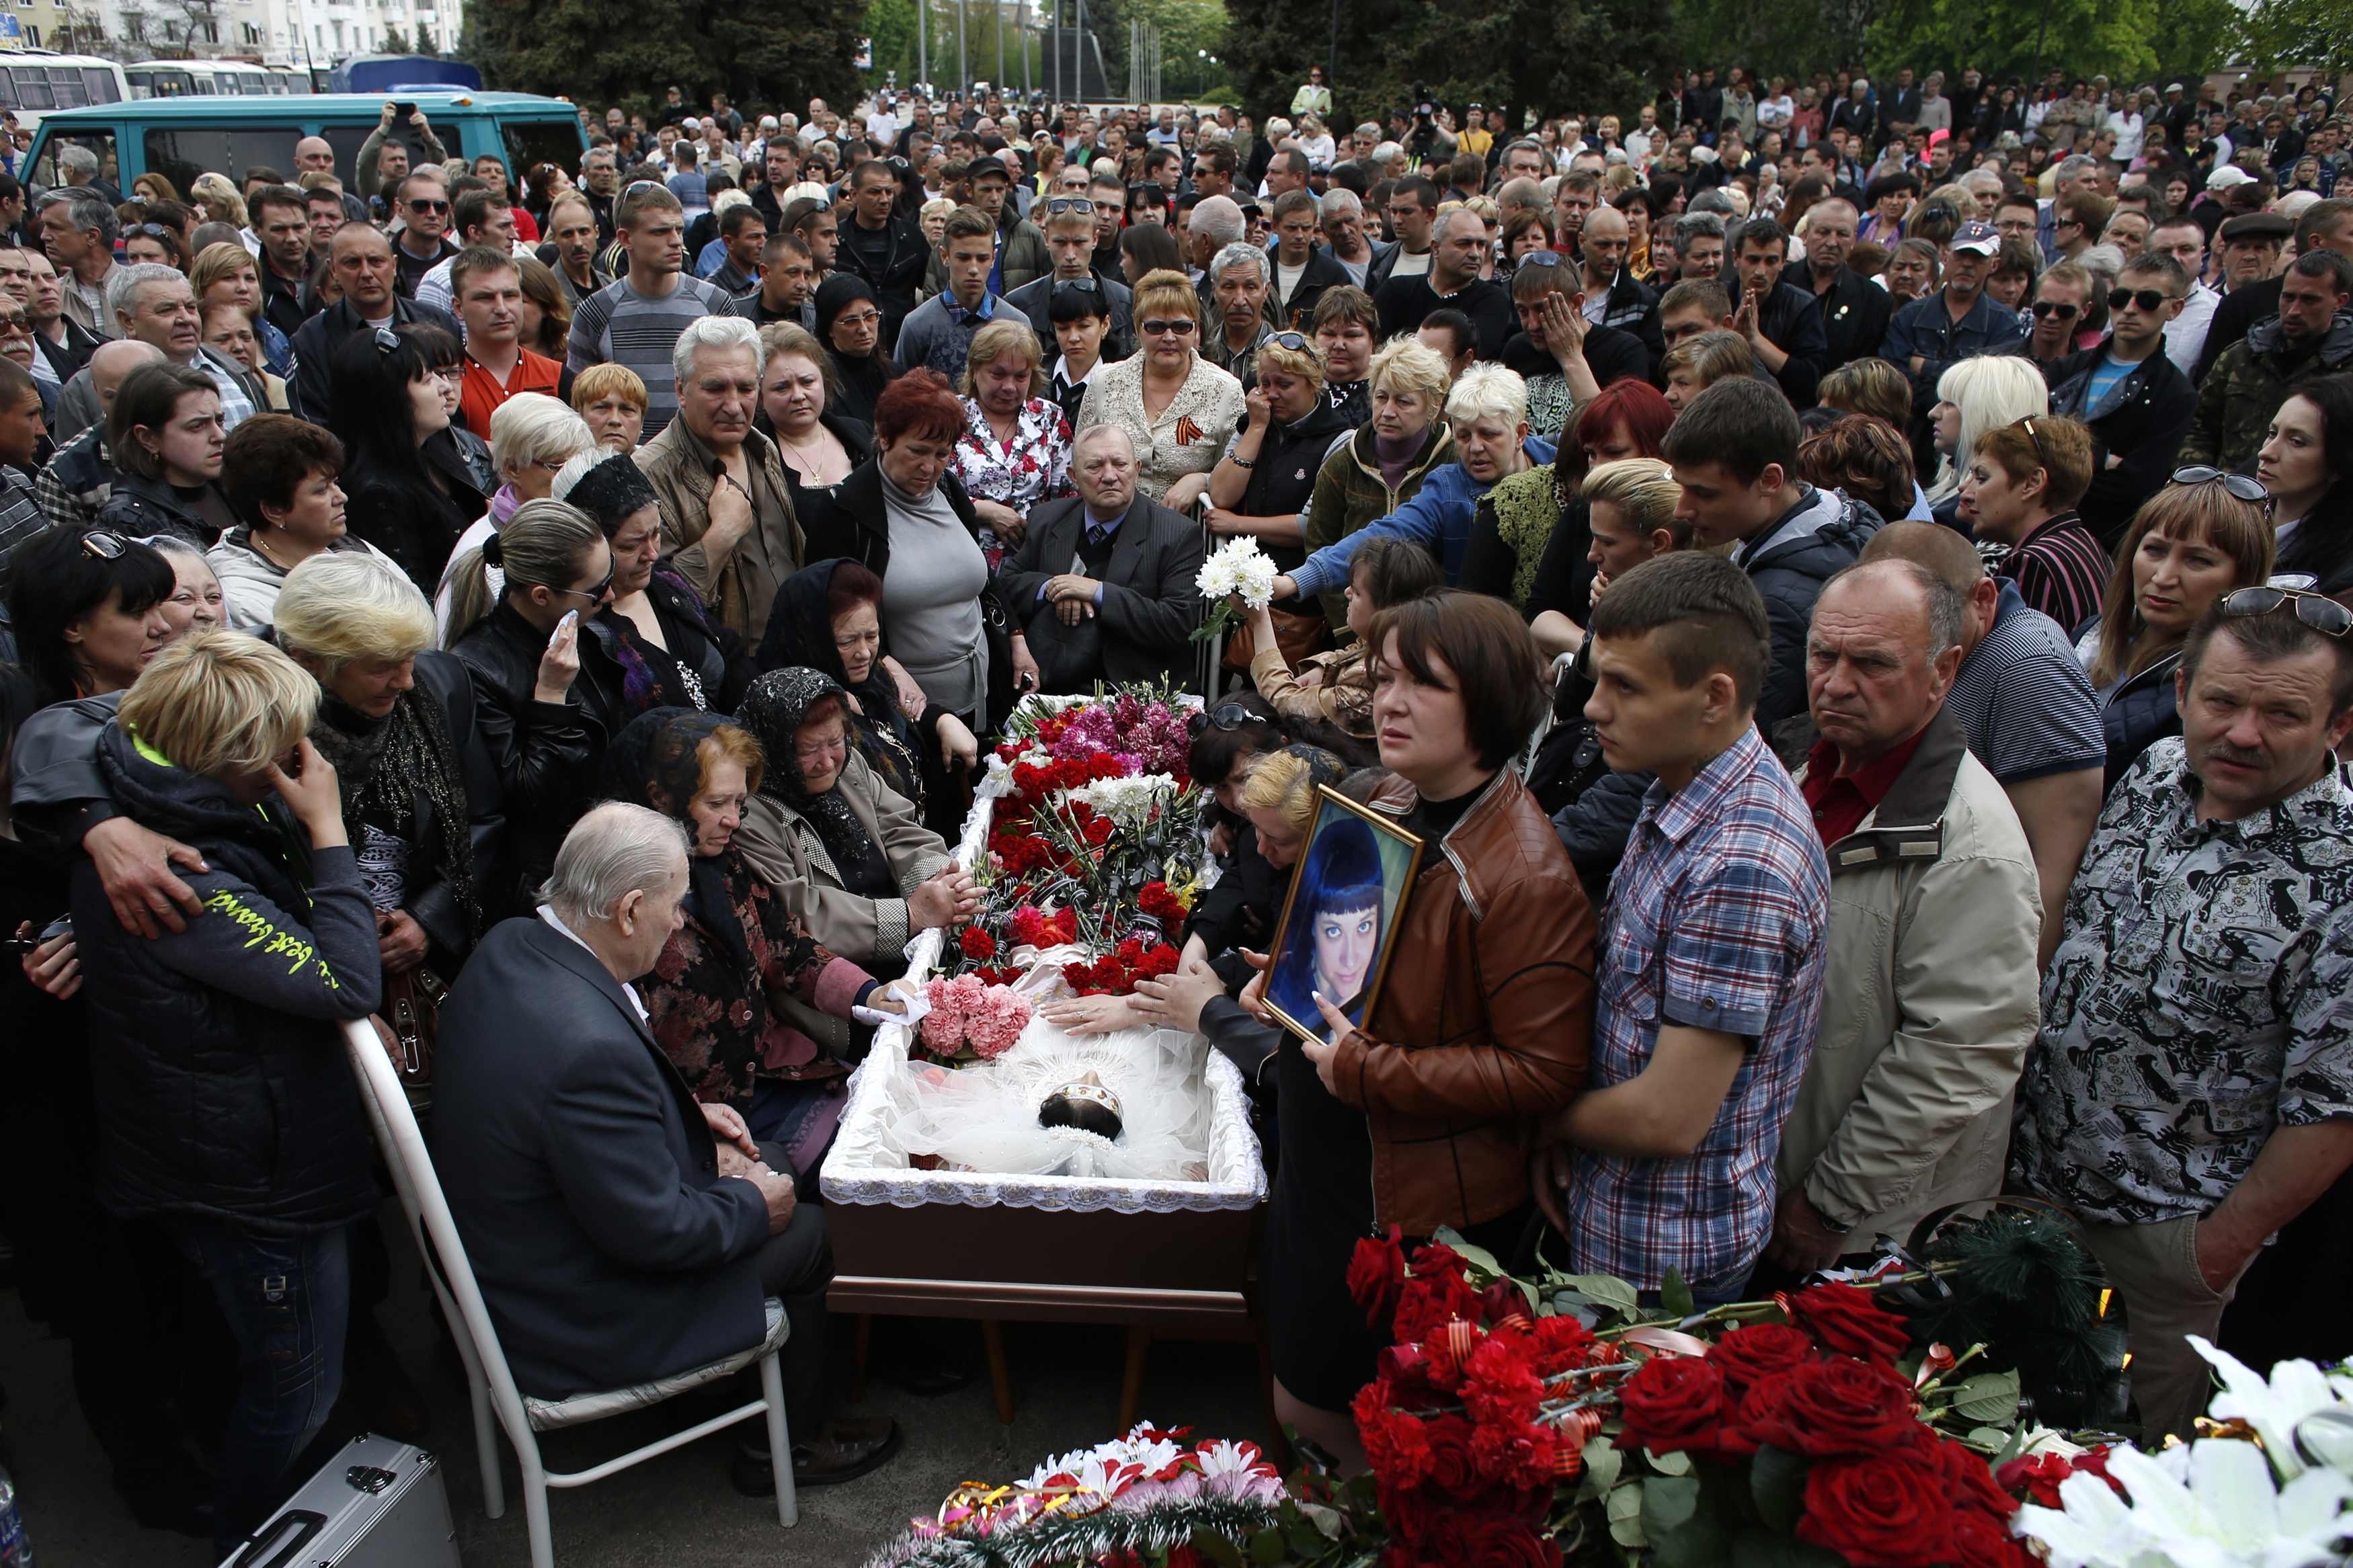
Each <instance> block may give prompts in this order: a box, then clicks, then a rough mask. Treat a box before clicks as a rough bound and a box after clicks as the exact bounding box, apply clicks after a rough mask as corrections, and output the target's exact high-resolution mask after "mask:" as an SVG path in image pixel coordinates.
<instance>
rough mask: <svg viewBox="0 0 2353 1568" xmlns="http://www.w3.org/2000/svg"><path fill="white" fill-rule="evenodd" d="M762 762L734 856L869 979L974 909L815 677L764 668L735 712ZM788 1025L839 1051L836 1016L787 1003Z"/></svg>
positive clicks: (843, 710)
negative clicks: (918, 941) (913, 945)
mask: <svg viewBox="0 0 2353 1568" xmlns="http://www.w3.org/2000/svg"><path fill="white" fill-rule="evenodd" d="M736 717H737V719H738V721H740V722H741V723H742V725H743V726H744V729H745V730H747V731H750V732H751V734H752V738H753V739H754V740H755V741H756V742H759V745H760V749H761V750H762V752H765V754H766V755H767V757H768V758H769V759H770V761H769V764H768V768H767V773H766V776H765V779H763V780H762V781H761V782H760V784H759V785H758V787H757V788H756V789H755V790H754V792H753V795H752V798H751V799H750V801H749V802H748V803H747V804H746V805H745V806H744V814H743V816H744V822H743V827H742V830H741V831H740V832H739V833H738V834H737V835H736V841H737V846H738V850H737V852H738V853H739V854H740V855H741V856H742V858H744V861H745V862H746V863H748V864H749V865H750V866H751V868H752V869H753V870H754V872H756V873H757V874H758V875H759V877H760V878H761V879H763V880H765V882H767V883H768V884H769V885H770V886H772V887H773V888H774V889H776V894H777V896H778V897H780V898H781V899H783V900H785V902H786V903H787V904H788V905H790V906H791V907H792V908H793V909H794V910H797V911H799V912H800V915H801V917H802V918H803V919H804V920H806V921H807V922H808V927H809V930H810V931H812V932H813V933H815V935H816V936H817V938H818V941H820V942H824V943H825V944H826V946H827V947H828V948H830V949H831V950H833V951H834V952H839V953H840V954H842V955H843V956H845V957H848V958H853V959H855V960H857V961H858V963H860V964H862V965H864V966H865V967H866V968H867V969H868V970H870V971H871V972H872V973H877V974H889V975H897V974H901V973H904V972H905V969H906V953H907V944H908V943H909V942H912V941H913V940H914V939H915V937H916V936H918V935H920V934H921V933H922V932H923V931H929V930H931V929H933V928H934V927H944V926H948V925H951V924H953V923H954V922H955V921H958V920H962V919H964V918H965V917H966V916H969V915H970V914H971V913H972V912H973V911H974V910H976V909H977V908H978V907H979V900H978V895H977V894H976V891H975V890H974V888H973V883H972V879H971V878H970V877H969V876H967V875H966V874H965V872H963V871H962V870H960V869H958V868H956V866H955V863H954V862H953V861H951V860H950V859H949V858H948V847H947V845H946V844H945V842H944V841H943V840H942V839H941V838H940V837H939V836H938V835H937V834H935V833H933V832H931V831H930V830H929V829H927V828H925V827H924V826H923V824H922V823H921V822H920V821H919V820H918V819H917V817H916V816H915V808H914V805H913V803H912V802H910V801H909V800H908V799H907V797H906V796H904V795H901V794H899V793H898V792H897V791H896V790H893V789H892V788H891V787H890V785H888V784H885V783H883V782H882V780H881V777H880V776H878V775H877V774H876V773H875V771H874V770H873V769H872V768H871V767H870V766H868V765H867V763H866V760H865V758H864V757H863V756H862V755H861V754H860V752H859V750H858V747H857V746H856V745H855V744H854V743H853V742H852V741H851V739H850V734H851V731H852V730H853V729H854V728H855V726H854V724H853V722H852V721H851V718H850V714H849V693H847V692H845V691H844V690H843V689H841V685H840V683H839V681H836V680H835V679H833V678H832V677H831V676H828V675H824V674H821V673H819V672H818V671H817V670H814V669H801V668H795V669H772V670H770V671H769V672H768V673H767V674H765V675H764V676H762V677H760V679H758V680H756V681H754V683H753V686H752V689H751V691H750V693H749V694H748V695H746V696H745V697H744V706H743V708H742V709H741V710H740V711H739V712H738V713H737V715H736ZM786 1014H787V1015H788V1016H790V1017H791V1018H792V1020H793V1022H794V1023H796V1024H797V1025H798V1026H800V1027H802V1028H804V1029H806V1030H807V1031H808V1032H809V1033H810V1034H812V1035H813V1036H815V1037H818V1038H819V1039H822V1040H826V1041H828V1043H829V1044H833V1045H835V1046H837V1047H842V1048H848V1047H849V1044H850V1038H851V1037H850V1033H849V1029H848V1028H846V1027H845V1026H842V1025H841V1024H840V1022H839V1020H837V1019H828V1018H824V1017H822V1016H818V1015H817V1014H815V1013H812V1012H811V1011H810V1010H809V1009H807V1007H803V1006H798V1005H792V1004H790V1003H787V1004H786Z"/></svg>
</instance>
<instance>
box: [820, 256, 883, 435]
mask: <svg viewBox="0 0 2353 1568" xmlns="http://www.w3.org/2000/svg"><path fill="white" fill-rule="evenodd" d="M858 300H865V301H866V302H867V303H868V304H870V305H873V306H874V307H875V308H876V309H878V310H880V309H881V302H880V301H879V300H876V299H875V298H874V290H873V289H870V288H868V287H867V286H866V279H863V278H860V277H859V276H858V275H857V274H856V273H854V272H837V273H835V274H834V275H833V276H832V277H830V278H828V279H826V280H825V281H824V282H822V283H820V284H818V287H817V341H818V342H821V343H823V344H824V345H825V352H826V353H828V354H830V355H832V356H833V363H834V365H835V367H836V368H837V369H839V371H840V373H841V395H840V396H839V397H838V398H835V399H833V400H832V404H833V407H834V411H835V412H836V413H838V414H840V415H842V416H846V417H848V418H851V419H862V420H865V421H867V422H868V423H870V424H871V423H872V422H873V419H874V403H875V400H876V399H877V398H879V397H881V395H882V389H883V388H884V387H885V386H888V385H889V384H891V379H892V377H893V376H895V375H897V374H899V367H898V366H897V365H896V364H894V363H892V362H891V361H890V360H888V359H886V358H884V357H883V353H882V343H881V339H879V338H878V339H876V340H875V344H874V352H873V353H871V354H861V355H859V356H858V357H856V358H852V357H851V356H850V355H849V354H846V353H842V352H841V351H840V350H839V349H838V348H835V347H834V346H833V319H834V318H835V317H836V316H839V315H840V314H841V313H842V312H843V311H844V310H848V309H849V307H850V306H851V305H852V304H854V303H856V302H857V301H858Z"/></svg>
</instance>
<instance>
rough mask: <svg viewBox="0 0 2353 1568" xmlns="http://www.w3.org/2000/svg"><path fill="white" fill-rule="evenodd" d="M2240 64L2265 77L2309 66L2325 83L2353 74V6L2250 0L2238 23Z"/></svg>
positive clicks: (2319, 0)
mask: <svg viewBox="0 0 2353 1568" xmlns="http://www.w3.org/2000/svg"><path fill="white" fill-rule="evenodd" d="M2240 42H2241V46H2242V48H2241V52H2242V58H2244V59H2246V60H2247V61H2248V62H2249V63H2250V64H2252V65H2253V67H2254V68H2255V71H2256V74H2257V75H2259V76H2267V75H2269V74H2270V73H2272V72H2273V71H2274V70H2277V69H2278V68H2281V67H2282V66H2308V67H2311V68H2314V69H2316V70H2317V71H2319V73H2320V74H2321V76H2322V77H2323V78H2324V79H2335V78H2337V77H2342V76H2346V75H2348V74H2353V5H2348V4H2347V3H2346V0H2255V3H2254V4H2253V5H2251V6H2250V7H2248V9H2247V10H2246V12H2245V13H2244V15H2243V16H2242V34H2241V39H2240Z"/></svg>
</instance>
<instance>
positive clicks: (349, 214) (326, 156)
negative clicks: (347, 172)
mask: <svg viewBox="0 0 2353 1568" xmlns="http://www.w3.org/2000/svg"><path fill="white" fill-rule="evenodd" d="M334 173H335V149H334V148H333V147H332V145H330V144H329V142H328V141H327V139H326V138H325V137H323V136H305V137H303V138H302V140H301V141H300V142H295V143H294V176H295V179H296V180H297V181H300V180H301V177H302V176H303V175H304V174H325V175H328V176H329V177H331V178H332V176H333V175H334ZM343 217H344V219H345V221H346V222H350V223H365V222H367V220H368V210H367V204H366V203H365V202H363V201H362V200H360V199H359V197H357V196H355V195H352V194H351V192H350V191H349V190H345V191H344V192H343Z"/></svg>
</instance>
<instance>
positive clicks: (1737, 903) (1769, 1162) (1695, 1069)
mask: <svg viewBox="0 0 2353 1568" xmlns="http://www.w3.org/2000/svg"><path fill="white" fill-rule="evenodd" d="M1592 637H1593V668H1594V678H1595V689H1594V695H1593V698H1592V700H1591V701H1590V702H1588V704H1587V706H1586V710H1585V711H1586V714H1587V716H1588V718H1590V719H1591V720H1592V721H1593V722H1594V725H1595V733H1596V736H1597V738H1598V739H1599V741H1600V742H1601V747H1602V752H1603V755H1604V757H1605V758H1606V759H1607V761H1608V762H1609V765H1610V766H1611V767H1612V768H1616V769H1619V770H1621V771H1647V772H1651V773H1656V774H1657V775H1658V780H1657V782H1656V783H1654V784H1651V789H1650V793H1649V794H1648V795H1646V796H1645V797H1644V799H1643V802H1642V815H1641V819H1640V820H1639V821H1638V822H1637V823H1636V824H1635V826H1634V832H1633V837H1631V838H1630V840H1629V841H1628V844H1627V847H1626V858H1624V859H1623V860H1622V861H1620V864H1619V867H1618V871H1617V874H1616V876H1615V877H1613V878H1612V879H1611V880H1610V883H1609V901H1608V903H1607V904H1606V905H1605V906H1604V908H1603V910H1602V915H1601V938H1600V942H1599V951H1598V953H1597V957H1598V959H1599V962H1598V963H1597V964H1596V966H1595V967H1596V970H1597V972H1598V973H1597V975H1596V980H1595V992H1596V995H1595V1007H1594V1018H1593V1056H1592V1070H1591V1076H1590V1078H1589V1079H1588V1088H1587V1089H1586V1092H1585V1093H1584V1094H1582V1095H1580V1096H1578V1097H1577V1100H1575V1101H1574V1102H1572V1103H1571V1104H1570V1105H1569V1106H1568V1108H1567V1110H1563V1111H1561V1112H1560V1113H1559V1114H1557V1115H1556V1116H1555V1117H1554V1118H1553V1119H1552V1120H1551V1121H1550V1122H1549V1123H1548V1124H1547V1126H1546V1130H1545V1133H1544V1135H1543V1136H1542V1137H1541V1138H1540V1139H1539V1140H1538V1143H1539V1147H1538V1152H1537V1153H1536V1157H1535V1158H1536V1168H1535V1175H1534V1181H1533V1185H1534V1186H1535V1190H1536V1193H1537V1195H1538V1201H1539V1202H1540V1203H1541V1204H1542V1205H1544V1208H1545V1211H1546V1214H1547V1215H1549V1216H1550V1217H1551V1219H1552V1222H1553V1224H1554V1225H1555V1226H1557V1227H1558V1228H1559V1229H1560V1231H1561V1232H1562V1234H1564V1235H1565V1236H1567V1238H1568V1245H1569V1260H1570V1261H1569V1267H1570V1268H1571V1269H1572V1270H1573V1271H1574V1272H1577V1273H1580V1274H1614V1275H1616V1276H1618V1277H1619V1278H1620V1279H1624V1280H1627V1281H1628V1282H1629V1283H1630V1284H1633V1285H1635V1286H1637V1287H1638V1288H1640V1289H1644V1290H1650V1291H1655V1290H1657V1289H1660V1287H1661V1286H1662V1285H1663V1284H1664V1282H1665V1279H1666V1276H1667V1273H1668V1271H1669V1270H1671V1269H1672V1270H1673V1271H1674V1272H1675V1273H1677V1274H1678V1275H1680V1276H1681V1277H1682V1279H1683V1281H1684V1282H1685V1283H1686V1284H1688V1285H1690V1286H1691V1288H1692V1291H1693V1294H1694V1297H1695V1298H1696V1299H1697V1300H1702V1301H1724V1300H1738V1299H1739V1294H1740V1291H1741V1289H1742V1288H1743V1287H1744V1286H1745V1285H1746V1282H1747V1279H1748V1274H1749V1270H1750V1269H1751V1268H1754V1267H1755V1265H1756V1261H1757V1254H1758V1253H1759V1252H1761V1251H1762V1250H1763V1249H1764V1247H1765V1243H1766V1241H1767V1238H1768V1237H1769V1236H1770V1234H1771V1231H1772V1227H1773V1204H1774V1196H1775V1184H1774V1178H1773V1156H1774V1154H1775V1152H1776V1151H1777V1150H1778V1146H1779V1142H1780V1136H1781V1123H1782V1121H1784V1120H1785V1119H1786V1118H1787V1117H1788V1112H1789V1107H1790V1105H1791V1103H1792V1102H1793V1101H1794V1100H1795V1099H1796V1096H1797V1092H1798V1084H1799V1079H1802V1078H1803V1077H1804V1076H1805V1070H1806V1061H1807V1058H1808V1056H1809V1053H1810V1051H1811V1049H1812V1046H1813V1039H1814V1031H1815V1026H1816V1025H1817V1023H1818V1021H1819V1019H1820V1010H1821V991H1822V962H1823V941H1824V933H1825V931H1826V930H1827V928H1828V926H1829V923H1830V870H1829V866H1828V864H1827V862H1826V861H1825V860H1824V858H1823V855H1822V847H1821V841H1820V837H1819V836H1818V835H1817V834H1816V833H1815V831H1814V825H1813V818H1812V816H1811V814H1810V812H1809V811H1808V809H1807V806H1806V802H1805V797H1804V796H1803V795H1800V794H1799V791H1798V786H1797V784H1795V782H1793V781H1792V780H1791V779H1790V777H1789V774H1788V772H1787V770H1785V769H1784V768H1783V767H1782V766H1781V764H1780V763H1778V761H1776V760H1775V758H1774V756H1773V753H1772V751H1771V750H1770V748H1768V747H1767V745H1766V743H1765V740H1764V737H1763V736H1762V735H1760V734H1759V733H1758V732H1757V727H1756V722H1755V710H1756V704H1757V691H1758V689H1760V688H1761V687H1762V686H1763V685H1764V682H1765V672H1766V667H1767V664H1768V663H1769V662H1770V659H1771V657H1772V634H1771V630H1770V627H1769V625H1768V623H1767V619H1766V614H1765V603H1764V600H1763V598H1762V597H1761V596H1760V595H1758V593H1757V588H1756V586H1755V585H1754V584H1752V583H1750V582H1749V580H1748V577H1747V575H1746V574H1745V573H1743V572H1742V571H1741V570H1740V568H1739V567H1737V566H1735V565H1734V564H1733V563H1730V562H1728V561H1725V560H1722V559H1719V558H1717V557H1715V556H1712V555H1703V554H1696V553H1679V554H1672V555H1662V556H1660V557H1658V558H1656V559H1654V560H1651V561H1647V562H1645V563H1642V564H1641V566H1638V567H1636V568H1635V569H1634V570H1632V571H1630V572H1629V573H1627V574H1626V575H1625V576H1624V577H1622V578H1620V579H1619V580H1618V581H1617V582H1614V583H1612V584H1610V586H1609V595H1608V596H1607V597H1606V598H1604V599H1602V600H1601V601H1600V602H1599V604H1597V605H1595V606H1594V610H1593V626H1592Z"/></svg>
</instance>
